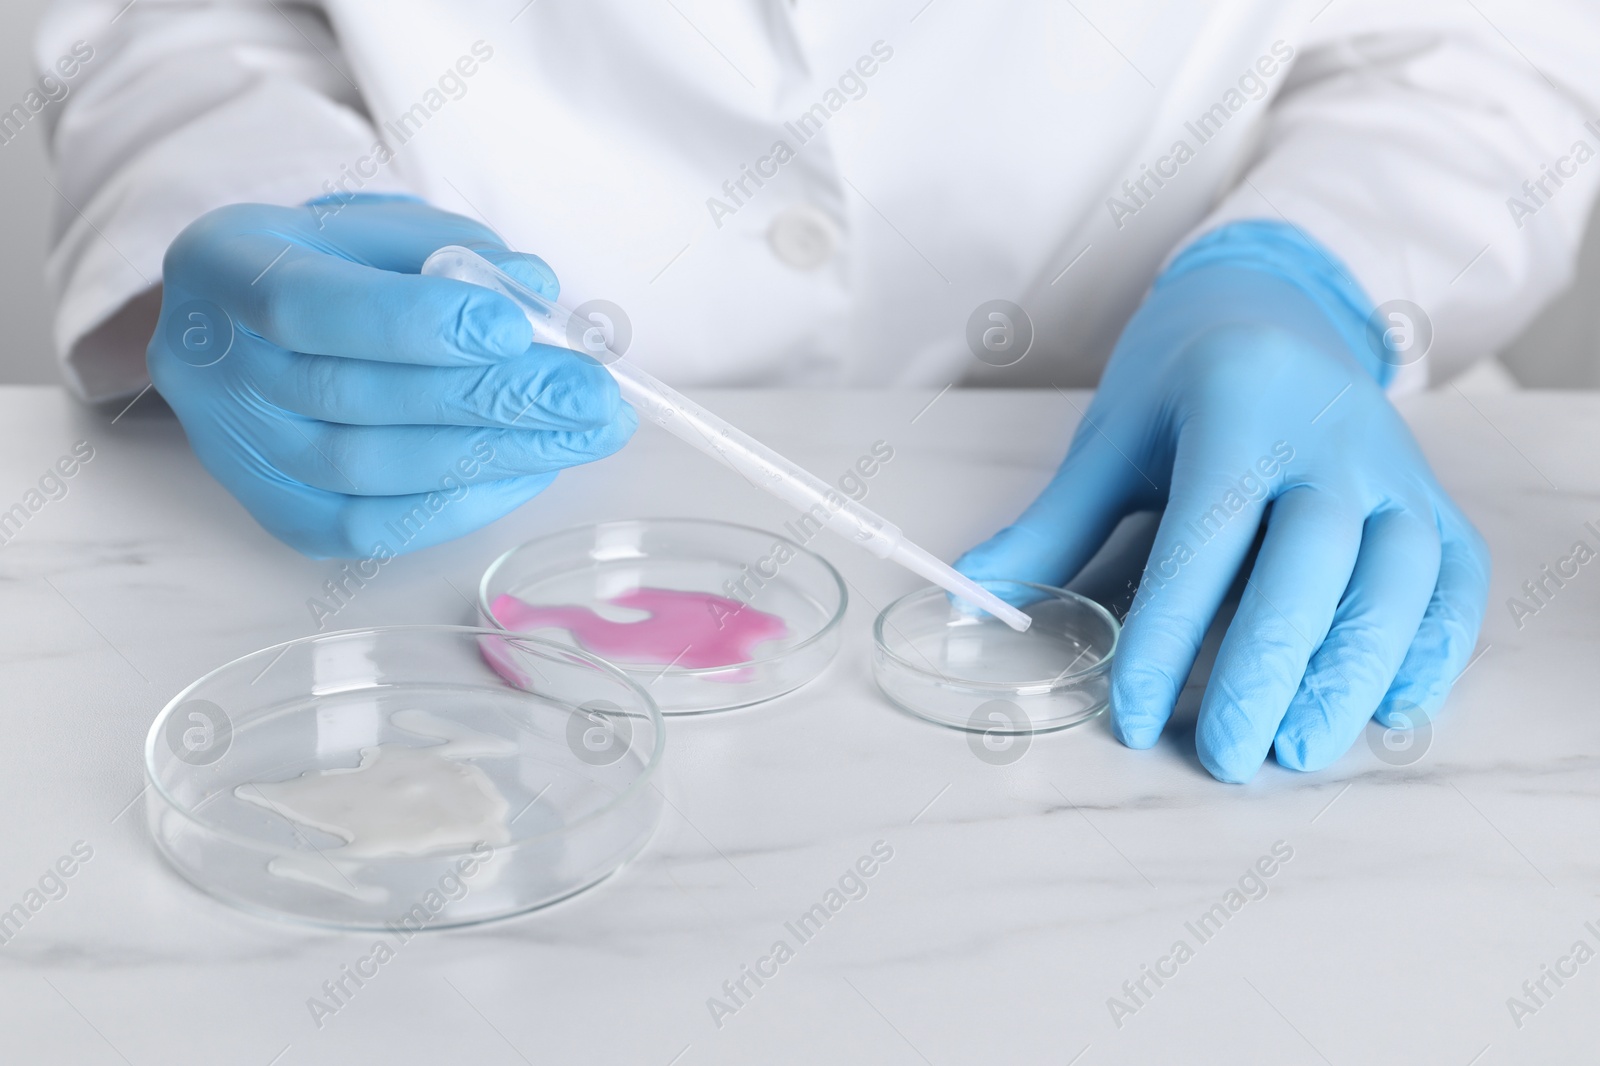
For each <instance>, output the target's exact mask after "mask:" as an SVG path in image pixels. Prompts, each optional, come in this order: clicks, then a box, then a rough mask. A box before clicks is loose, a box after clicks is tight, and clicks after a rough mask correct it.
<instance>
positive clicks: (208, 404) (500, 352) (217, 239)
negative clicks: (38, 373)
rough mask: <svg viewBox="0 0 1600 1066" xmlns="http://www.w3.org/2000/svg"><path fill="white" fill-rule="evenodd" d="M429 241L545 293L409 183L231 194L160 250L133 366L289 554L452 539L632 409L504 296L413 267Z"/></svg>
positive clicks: (587, 448)
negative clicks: (236, 200) (267, 200)
mask: <svg viewBox="0 0 1600 1066" xmlns="http://www.w3.org/2000/svg"><path fill="white" fill-rule="evenodd" d="M447 244H464V245H470V246H472V247H474V248H475V249H477V250H478V251H480V252H481V253H482V254H484V255H485V256H486V257H488V258H490V259H492V260H493V261H494V262H495V263H496V264H497V265H499V266H500V267H501V268H503V269H505V270H507V271H508V272H510V273H512V274H513V275H515V276H516V277H517V278H518V280H520V281H522V282H524V283H525V284H527V285H529V286H530V287H532V288H534V289H536V290H538V291H539V292H540V293H542V294H543V295H545V296H548V297H550V298H551V299H554V298H555V296H556V293H557V289H558V286H557V282H556V278H555V275H554V274H553V273H552V272H551V271H550V268H549V267H547V266H545V264H544V263H543V262H542V261H540V260H539V259H537V258H536V257H534V256H531V255H517V254H513V253H510V252H507V251H506V250H505V246H504V245H503V244H502V243H501V242H500V240H499V238H498V237H496V236H495V235H494V234H493V233H492V232H491V231H490V230H488V229H486V228H485V227H483V226H481V225H479V224H477V223H476V222H473V221H471V220H470V219H466V218H462V217H460V216H459V215H452V214H448V213H446V212H443V211H439V210H437V209H435V208H432V207H429V206H427V205H426V204H424V203H421V202H418V201H416V200H412V199H410V198H408V197H361V198H358V199H356V200H355V201H353V202H347V203H344V204H342V205H338V207H337V209H336V210H335V209H332V208H330V207H329V206H328V205H326V204H315V205H308V206H306V207H297V208H293V207H269V206H264V205H259V204H237V205H234V206H230V207H224V208H221V209H219V210H216V211H212V212H210V213H209V214H207V215H204V216H202V217H201V218H200V219H198V220H196V221H195V222H194V223H193V224H191V225H190V226H189V227H188V228H187V229H185V230H184V231H183V232H182V233H181V234H180V235H179V236H178V238H177V239H176V240H175V241H173V243H172V246H171V247H170V248H169V249H168V250H167V255H166V262H165V265H164V269H163V286H164V287H163V291H162V302H161V319H160V323H159V325H158V326H157V328H156V331H155V335H154V336H153V337H152V338H151V340H150V346H149V350H148V353H147V355H148V360H149V366H150V380H151V381H152V382H153V383H154V384H155V387H156V388H157V389H158V390H159V391H160V393H161V395H162V396H164V397H165V398H166V400H167V402H168V403H169V404H171V405H172V409H173V410H174V411H176V412H177V415H178V419H179V421H181V422H182V423H183V428H184V431H185V432H186V433H187V434H188V436H189V442H190V444H191V445H193V447H194V450H195V454H196V455H198V456H199V458H200V461H201V462H202V463H203V464H204V465H205V467H206V469H207V470H209V471H210V472H211V473H212V474H213V475H214V476H215V477H216V479H217V480H218V481H220V482H222V484H223V485H224V486H225V487H226V488H227V489H228V491H229V492H231V493H233V495H234V496H236V497H237V498H238V500H239V502H240V503H242V504H243V505H244V506H245V508H246V509H247V510H249V512H250V513H251V514H252V515H254V516H255V518H256V520H257V521H258V522H260V523H261V524H262V525H263V526H265V527H266V528H267V530H268V531H269V532H271V533H272V534H273V535H274V536H276V537H278V538H279V539H281V540H283V541H285V542H286V543H288V544H290V545H291V546H293V547H295V548H297V549H299V550H300V551H302V552H305V553H306V554H308V555H312V556H317V557H323V556H371V555H374V554H378V553H386V554H399V553H401V552H404V551H409V550H411V549H414V548H420V547H424V546H426V545H429V544H435V543H438V542H439V541H443V540H448V539H450V538H452V537H457V536H460V535H462V534H464V533H467V532H470V531H471V530H474V529H476V528H478V527H479V526H482V525H485V524H487V523H489V522H492V521H494V520H495V519H496V518H499V517H500V516H501V515H503V514H505V513H506V512H508V511H510V510H512V509H513V508H515V507H517V506H519V505H520V504H522V503H524V502H526V501H527V500H529V499H531V498H532V497H533V496H535V495H537V494H538V493H539V492H540V491H542V490H543V489H544V488H545V486H547V485H549V484H550V482H551V481H552V480H554V478H555V475H556V472H557V471H559V470H560V469H562V468H563V467H568V466H575V465H577V464H579V463H587V462H591V461H593V460H595V459H599V458H602V457H603V456H606V455H609V454H610V453H612V452H614V451H616V450H617V449H618V448H620V447H621V446H622V445H623V444H624V443H625V442H626V441H627V440H628V437H629V436H630V435H631V434H632V433H633V430H634V427H635V426H636V425H637V419H636V417H635V415H634V413H633V409H632V408H631V407H629V406H628V405H626V404H625V403H623V402H622V400H621V397H620V396H619V395H618V392H617V388H616V383H615V382H614V381H613V380H612V378H611V375H610V374H608V373H607V372H606V370H605V369H604V368H603V367H601V366H600V365H599V364H597V363H595V362H593V361H592V360H588V359H585V358H583V357H581V356H578V355H575V354H574V353H572V352H569V351H566V350H564V349H558V348H550V347H545V346H543V345H534V344H532V343H531V342H532V337H533V333H532V330H531V328H530V327H529V325H528V322H527V320H526V319H525V318H524V317H523V315H522V313H521V312H520V311H519V310H518V309H517V307H516V305H515V304H513V303H512V302H511V301H509V300H507V299H505V298H504V297H503V296H500V295H499V294H497V293H494V292H490V291H489V290H487V289H482V288H478V287H476V286H472V285H468V284H466V283H464V282H459V281H453V280H450V279H446V278H434V277H422V276H420V275H419V274H418V273H417V271H418V270H419V269H420V268H421V266H422V262H423V260H424V259H426V258H427V257H428V255H429V254H430V253H431V252H433V251H434V250H436V249H438V248H440V247H443V246H444V245H447Z"/></svg>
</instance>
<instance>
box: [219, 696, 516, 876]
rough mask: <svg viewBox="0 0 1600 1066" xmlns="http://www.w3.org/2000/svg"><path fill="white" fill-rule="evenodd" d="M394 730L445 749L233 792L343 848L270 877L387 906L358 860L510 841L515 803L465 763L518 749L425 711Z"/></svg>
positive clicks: (291, 859)
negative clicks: (363, 881)
mask: <svg viewBox="0 0 1600 1066" xmlns="http://www.w3.org/2000/svg"><path fill="white" fill-rule="evenodd" d="M389 721H390V722H391V723H393V724H394V725H396V726H398V727H399V728H401V729H404V730H405V731H406V732H408V733H415V734H417V735H419V736H424V737H432V738H434V739H436V740H441V741H443V742H444V743H442V744H435V745H430V746H427V747H412V746H409V745H405V744H379V745H376V746H375V747H369V748H362V749H361V762H360V764H359V765H357V766H353V767H348V768H343V769H337V768H336V769H331V770H311V771H308V772H306V773H303V774H301V775H300V776H299V777H293V778H290V779H289V780H287V781H260V782H251V783H249V784H244V785H240V786H239V787H238V788H236V789H234V795H235V796H237V797H238V798H239V799H241V800H244V801H246V802H248V803H253V804H255V805H256V806H258V807H264V808H266V809H267V810H270V811H272V812H273V813H275V814H277V815H279V816H280V817H283V818H286V819H288V820H289V821H291V822H295V823H297V824H299V825H304V826H308V827H310V828H312V829H317V830H321V831H322V832H324V833H328V834H330V835H332V836H335V837H338V838H339V839H340V840H343V841H344V845H343V846H341V847H337V848H328V849H321V850H316V851H308V852H305V853H302V854H298V855H291V856H283V857H281V858H277V859H274V860H272V862H270V863H269V864H268V867H267V868H268V870H269V871H271V872H272V873H274V874H277V875H278V876H280V877H284V878H287V879H289V880H293V881H301V882H304V883H308V884H315V885H319V886H321V887H323V888H327V889H329V890H330V891H334V892H339V893H342V894H345V895H350V896H354V897H356V898H360V899H373V898H379V899H381V896H382V895H383V892H382V890H381V889H374V888H371V887H368V886H362V885H358V884H357V883H356V882H355V878H354V875H355V874H357V873H358V872H359V870H360V863H361V860H364V859H379V858H393V857H406V858H410V857H417V856H423V855H431V854H435V853H438V852H446V851H466V850H469V849H471V848H472V846H473V845H475V844H478V843H480V842H481V843H487V844H491V845H502V844H506V843H509V842H510V839H511V833H510V829H509V827H508V825H507V815H508V814H509V813H510V804H508V803H507V802H506V798H505V796H504V795H502V794H501V792H500V790H499V789H498V788H497V787H496V786H495V784H494V782H493V781H491V780H490V779H489V775H488V774H486V773H484V772H483V770H482V769H481V768H479V767H477V766H475V765H473V764H472V763H471V762H468V761H467V760H469V759H473V758H481V757H493V756H506V755H515V754H516V752H517V746H516V744H515V743H514V742H512V741H510V740H506V739H505V738H503V737H497V736H491V735H489V734H486V733H479V732H476V731H475V730H471V729H468V728H466V727H465V726H462V725H460V724H458V723H456V722H451V721H449V720H447V719H444V718H440V717H439V716H437V715H434V714H429V713H428V712H426V711H419V710H404V711H397V712H396V713H395V714H393V715H391V716H390V718H389ZM374 893H378V896H377V897H374Z"/></svg>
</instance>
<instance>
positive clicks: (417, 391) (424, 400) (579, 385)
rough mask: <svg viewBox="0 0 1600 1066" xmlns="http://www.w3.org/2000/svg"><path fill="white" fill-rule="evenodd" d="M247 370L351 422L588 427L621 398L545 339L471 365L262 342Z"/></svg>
mask: <svg viewBox="0 0 1600 1066" xmlns="http://www.w3.org/2000/svg"><path fill="white" fill-rule="evenodd" d="M263 347H265V346H263ZM201 369H210V368H201ZM249 376H250V379H251V384H252V385H253V386H254V387H255V389H256V391H257V392H259V393H260V394H261V396H262V397H263V398H264V399H266V400H267V401H268V402H269V403H271V404H273V405H275V406H277V407H281V408H283V409H284V410H286V411H292V412H294V413H295V414H298V415H303V416H305V417H306V418H313V419H317V420H319V421H322V422H340V423H344V424H345V425H352V426H381V425H416V426H425V425H427V426H431V425H443V426H492V427H496V428H516V429H555V430H586V429H594V428H597V427H599V426H603V425H606V424H609V423H611V422H613V421H615V420H616V418H617V417H618V413H619V411H620V409H621V408H622V406H623V403H622V397H621V394H620V393H618V391H617V383H616V380H615V379H614V378H612V376H611V375H610V374H609V373H607V372H606V370H605V368H604V367H602V366H599V365H598V364H596V363H595V362H593V361H592V360H589V359H585V358H583V357H582V356H579V355H575V354H573V353H572V352H568V351H564V350H562V349H559V348H550V347H546V346H545V345H542V344H535V345H532V346H530V347H529V349H528V350H527V352H526V353H525V354H523V355H522V356H521V357H519V358H516V359H509V360H506V361H504V362H499V363H493V364H490V365H488V366H470V367H434V366H404V365H398V364H395V363H378V362H373V361H372V360H369V359H341V358H338V357H337V356H329V355H302V354H300V353H297V352H285V351H283V350H281V349H268V350H266V351H262V352H259V353H257V354H255V355H254V356H253V357H252V360H251V363H250V369H249Z"/></svg>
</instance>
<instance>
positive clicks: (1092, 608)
mask: <svg viewBox="0 0 1600 1066" xmlns="http://www.w3.org/2000/svg"><path fill="white" fill-rule="evenodd" d="M982 584H983V586H984V587H985V588H987V589H989V590H990V591H991V592H993V593H995V594H996V595H998V596H999V597H1000V598H1001V599H1003V600H1005V601H1006V602H1007V603H1011V604H1015V605H1016V606H1018V607H1020V608H1021V609H1022V610H1023V611H1024V612H1026V613H1027V614H1028V615H1029V616H1030V617H1031V618H1032V619H1033V623H1032V625H1030V626H1029V627H1028V629H1027V631H1026V632H1023V633H1018V632H1017V631H1016V630H1014V629H1012V628H1011V627H1010V626H1008V625H1006V624H1005V623H1004V622H1001V621H999V620H998V619H996V618H994V617H992V616H990V615H987V614H982V613H975V612H974V611H973V610H972V609H971V608H968V607H965V606H964V605H959V604H956V603H954V602H952V600H951V598H950V596H949V594H948V593H946V592H945V591H944V590H943V589H938V588H924V589H921V590H919V591H917V592H913V593H911V594H910V595H908V596H903V597H901V598H900V599H898V600H896V601H895V602H894V603H891V604H890V605H889V606H888V607H886V608H884V609H883V611H882V613H880V614H879V615H878V619H877V622H876V623H875V624H874V625H873V629H872V637H873V655H872V673H873V678H874V679H875V680H876V681H877V683H878V687H879V689H881V690H882V692H883V694H884V695H885V696H887V697H888V698H889V700H890V701H891V702H892V703H894V704H895V705H896V706H898V707H900V708H901V709H902V710H905V711H909V712H910V713H912V714H914V715H916V716H917V717H919V718H926V719H928V720H929V721H932V722H938V723H939V724H941V725H947V726H952V727H954V728H956V729H964V730H968V731H970V732H973V733H982V734H998V735H1014V734H1024V733H1040V732H1048V731H1050V730H1053V729H1064V728H1066V727H1067V726H1071V725H1077V724H1079V723H1081V722H1086V721H1088V720H1089V719H1091V718H1093V717H1095V716H1096V715H1098V714H1100V713H1101V712H1102V711H1104V710H1105V709H1106V707H1107V706H1108V705H1109V703H1110V695H1111V661H1112V656H1113V655H1114V654H1115V652H1116V648H1117V636H1118V633H1119V630H1120V627H1119V626H1118V624H1117V620H1116V618H1115V617H1113V616H1112V614H1111V613H1110V612H1109V611H1107V610H1106V609H1105V608H1104V607H1102V606H1100V605H1099V604H1098V603H1095V602H1094V601H1093V600H1090V599H1088V598H1086V597H1084V596H1080V595H1078V594H1077V593H1075V592H1068V591H1067V590H1066V589H1059V588H1052V587H1051V586H1048V585H1035V584H1031V583H1028V582H1021V581H984V582H982Z"/></svg>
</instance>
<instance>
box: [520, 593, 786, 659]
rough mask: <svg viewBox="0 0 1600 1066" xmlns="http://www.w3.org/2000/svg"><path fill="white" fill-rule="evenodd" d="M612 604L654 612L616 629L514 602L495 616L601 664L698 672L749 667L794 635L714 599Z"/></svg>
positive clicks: (628, 599)
mask: <svg viewBox="0 0 1600 1066" xmlns="http://www.w3.org/2000/svg"><path fill="white" fill-rule="evenodd" d="M605 602H606V603H608V604H610V605H611V606H613V607H625V608H628V609H631V610H635V611H648V612H649V617H648V618H641V619H639V620H638V621H634V622H613V621H611V620H609V619H606V618H602V617H600V615H598V614H596V613H595V612H594V611H592V610H590V609H589V608H587V607H572V606H564V607H535V606H533V605H532V604H529V603H524V602H523V601H522V600H519V599H517V598H516V597H515V596H510V595H502V596H500V597H498V598H497V599H496V600H495V601H494V603H493V604H492V605H491V606H490V609H491V610H492V611H493V612H494V616H495V618H496V619H498V620H499V622H500V624H501V625H503V626H505V627H506V628H507V629H510V630H512V631H513V632H527V631H529V630H534V629H541V628H545V627H554V628H558V629H564V630H566V631H567V632H568V633H570V634H572V638H573V639H574V640H576V641H577V642H578V645H579V646H580V647H582V648H583V649H584V650H586V651H591V652H593V653H594V654H596V655H598V656H600V657H601V658H605V659H612V660H615V661H619V662H625V663H661V664H663V665H665V664H668V663H671V664H673V665H675V666H682V667H685V668H687V669H691V670H693V669H704V668H707V667H716V666H732V665H733V664H735V663H742V662H748V661H749V660H750V659H752V658H754V657H755V656H754V651H755V647H756V645H758V644H761V643H762V642H763V641H768V640H776V639H778V638H779V637H783V636H787V635H788V632H789V627H788V625H787V624H786V623H785V622H784V620H783V619H781V618H779V617H778V616H777V615H775V614H768V613H767V612H765V611H758V610H756V609H755V608H754V607H751V606H749V605H748V604H743V603H740V602H739V601H738V600H730V599H726V598H724V597H722V596H715V595H712V594H711V593H708V592H685V591H683V590H681V589H655V588H639V589H634V590H633V591H632V592H627V593H624V594H623V595H621V596H618V597H616V598H615V599H610V600H607V601H605Z"/></svg>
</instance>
